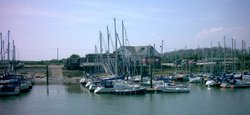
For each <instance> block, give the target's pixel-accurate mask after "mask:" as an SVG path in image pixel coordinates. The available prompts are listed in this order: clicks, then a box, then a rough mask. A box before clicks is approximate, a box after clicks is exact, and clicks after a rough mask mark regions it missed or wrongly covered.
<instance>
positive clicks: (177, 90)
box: [162, 85, 190, 93]
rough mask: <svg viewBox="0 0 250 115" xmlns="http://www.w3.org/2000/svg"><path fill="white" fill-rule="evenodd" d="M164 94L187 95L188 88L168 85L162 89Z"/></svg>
mask: <svg viewBox="0 0 250 115" xmlns="http://www.w3.org/2000/svg"><path fill="white" fill-rule="evenodd" d="M162 92H164V93H189V92H190V88H189V87H187V86H183V85H168V86H165V87H164V88H162Z"/></svg>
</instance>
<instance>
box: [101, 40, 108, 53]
mask: <svg viewBox="0 0 250 115" xmlns="http://www.w3.org/2000/svg"><path fill="white" fill-rule="evenodd" d="M102 39H103V43H104V48H105V51H106V52H107V51H108V46H107V43H106V41H105V39H104V37H103V36H102ZM106 52H105V53H106Z"/></svg>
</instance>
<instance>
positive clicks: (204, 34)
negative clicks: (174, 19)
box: [197, 27, 226, 38]
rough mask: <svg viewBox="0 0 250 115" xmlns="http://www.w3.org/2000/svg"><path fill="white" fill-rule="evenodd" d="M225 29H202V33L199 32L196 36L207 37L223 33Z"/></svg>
mask: <svg viewBox="0 0 250 115" xmlns="http://www.w3.org/2000/svg"><path fill="white" fill-rule="evenodd" d="M225 29H226V28H225V27H212V28H204V29H203V30H202V31H200V32H199V33H198V34H197V37H198V38H203V37H207V36H209V35H213V34H217V33H219V32H222V31H224V30H225Z"/></svg>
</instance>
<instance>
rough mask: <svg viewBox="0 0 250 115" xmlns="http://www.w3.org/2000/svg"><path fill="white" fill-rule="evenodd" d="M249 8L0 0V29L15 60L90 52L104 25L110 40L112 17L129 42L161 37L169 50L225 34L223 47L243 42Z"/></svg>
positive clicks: (235, 2)
mask: <svg viewBox="0 0 250 115" xmlns="http://www.w3.org/2000/svg"><path fill="white" fill-rule="evenodd" d="M249 12H250V1H249V0H1V1H0V32H1V33H3V39H4V40H6V39H7V31H8V30H10V39H11V40H14V41H15V45H16V49H17V59H19V60H37V61H39V60H50V59H56V58H57V48H58V49H59V59H62V58H67V57H69V56H70V55H71V54H78V55H80V56H82V57H83V56H85V55H86V54H89V53H95V45H96V46H97V48H98V49H99V43H100V41H99V31H101V32H102V33H103V39H104V40H106V42H107V37H106V36H107V34H106V33H107V32H106V26H108V27H109V31H110V34H111V38H112V39H113V42H114V35H115V34H114V18H116V24H117V33H118V34H119V38H121V35H122V34H121V21H124V25H125V28H126V33H127V39H128V41H129V44H130V45H131V46H146V45H149V44H150V45H155V48H156V49H157V50H158V51H159V52H160V45H161V41H162V40H164V45H163V47H164V49H163V50H164V52H169V51H174V50H178V49H184V48H185V47H186V48H187V49H195V48H198V45H199V46H200V47H201V48H202V47H211V42H212V46H218V44H219V43H220V44H221V45H222V43H223V37H224V36H225V38H226V45H227V46H228V47H230V46H231V44H232V43H231V41H232V38H233V39H236V44H237V48H241V41H242V40H244V41H245V42H246V47H247V48H248V47H249V44H250V21H249V20H250V13H249ZM106 44H107V43H106ZM104 46H105V44H104ZM111 46H112V45H111ZM104 49H105V47H104ZM111 49H112V48H111Z"/></svg>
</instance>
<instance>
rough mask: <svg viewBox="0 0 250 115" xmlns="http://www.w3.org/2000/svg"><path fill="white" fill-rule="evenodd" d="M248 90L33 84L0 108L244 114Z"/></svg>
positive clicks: (22, 112)
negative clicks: (103, 90)
mask: <svg viewBox="0 0 250 115" xmlns="http://www.w3.org/2000/svg"><path fill="white" fill-rule="evenodd" d="M249 93H250V90H249V89H231V88H229V89H224V88H208V87H205V86H203V85H200V84H192V85H191V86H190V93H178V94H176V93H147V94H145V95H112V94H95V93H92V92H89V90H87V89H86V88H85V87H82V86H81V85H79V84H64V85H60V84H58V85H49V86H46V85H35V86H34V87H33V89H32V91H30V92H27V93H23V94H21V95H20V96H11V97H3V98H0V110H1V114H3V115H12V114H16V113H18V114H19V115H27V114H36V115H47V114H59V115H68V114H88V115H100V114H105V115H117V114H119V115H128V114H137V115H150V114H151V115H153V114H171V115H180V114H185V115H186V114H188V115H193V114H196V115H211V114H220V115H235V114H240V115H248V113H249V112H250V110H249V109H248V108H249V106H250V103H249V102H250V97H249Z"/></svg>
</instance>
